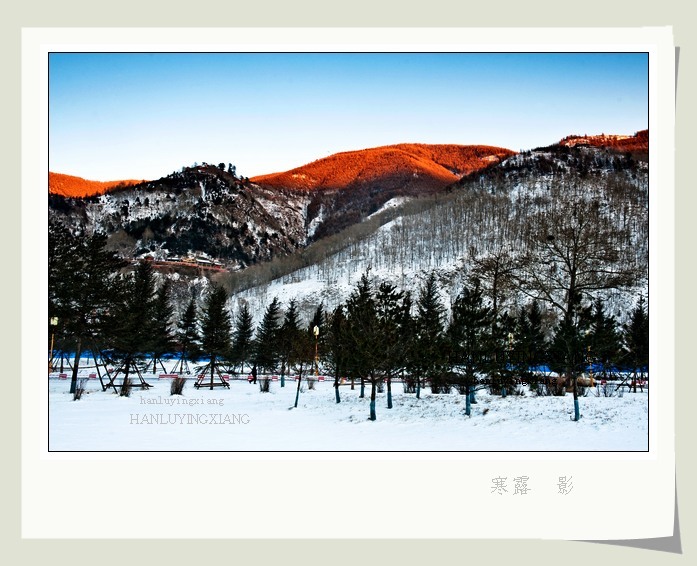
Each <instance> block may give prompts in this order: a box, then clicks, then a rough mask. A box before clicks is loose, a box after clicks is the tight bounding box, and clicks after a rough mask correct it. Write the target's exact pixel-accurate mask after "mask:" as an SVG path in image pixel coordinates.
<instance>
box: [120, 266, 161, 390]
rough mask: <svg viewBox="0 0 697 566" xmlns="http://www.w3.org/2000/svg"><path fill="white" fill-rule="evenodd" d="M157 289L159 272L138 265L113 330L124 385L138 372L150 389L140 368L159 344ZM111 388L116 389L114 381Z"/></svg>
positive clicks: (125, 289) (129, 282) (124, 289)
mask: <svg viewBox="0 0 697 566" xmlns="http://www.w3.org/2000/svg"><path fill="white" fill-rule="evenodd" d="M155 286H156V283H155V272H154V270H153V267H152V264H151V263H150V262H149V261H141V262H138V264H137V265H136V268H135V270H134V271H133V273H132V274H131V275H130V276H129V277H127V279H126V280H125V281H124V287H123V293H122V294H121V297H120V305H119V308H118V316H117V317H116V319H115V320H114V323H113V326H112V343H113V346H114V356H115V358H116V359H117V360H119V363H120V367H119V369H118V370H117V372H116V375H118V374H119V373H122V374H123V376H124V378H123V383H124V384H126V383H127V382H128V380H129V375H131V374H132V373H134V372H135V373H136V374H137V375H138V377H139V379H140V384H141V386H142V387H149V385H148V384H147V383H146V382H145V380H144V379H143V377H142V375H141V374H140V369H139V368H138V365H137V364H138V362H140V361H142V359H143V358H144V357H145V356H146V354H148V353H150V352H152V351H153V347H154V344H155V340H154V337H153V321H154V320H155ZM114 377H115V376H114ZM111 385H112V386H114V387H115V385H114V379H113V378H112V381H111ZM124 390H125V385H124V389H122V391H121V393H122V394H125V392H124Z"/></svg>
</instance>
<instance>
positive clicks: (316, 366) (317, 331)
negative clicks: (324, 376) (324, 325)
mask: <svg viewBox="0 0 697 566" xmlns="http://www.w3.org/2000/svg"><path fill="white" fill-rule="evenodd" d="M312 333H313V334H314V335H315V376H318V375H319V349H318V347H317V346H318V344H319V326H317V325H315V327H314V328H313V329H312Z"/></svg>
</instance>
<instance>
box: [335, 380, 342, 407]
mask: <svg viewBox="0 0 697 566" xmlns="http://www.w3.org/2000/svg"><path fill="white" fill-rule="evenodd" d="M334 393H335V394H336V402H337V403H341V397H339V374H338V373H337V374H336V376H335V377H334Z"/></svg>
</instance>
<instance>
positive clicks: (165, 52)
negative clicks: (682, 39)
mask: <svg viewBox="0 0 697 566" xmlns="http://www.w3.org/2000/svg"><path fill="white" fill-rule="evenodd" d="M23 84H24V86H25V87H26V88H25V89H24V92H25V104H24V106H23V122H24V132H25V133H27V136H26V138H25V140H24V146H23V149H24V154H23V193H22V196H23V200H24V203H25V204H29V203H31V205H32V206H31V207H28V206H24V209H23V214H24V216H23V229H24V231H23V238H24V240H23V245H24V247H23V269H30V268H31V269H32V272H33V273H35V274H36V276H35V277H34V278H32V280H31V282H30V284H29V286H28V287H27V289H30V290H31V291H30V292H28V293H27V294H25V296H24V298H23V299H24V301H25V302H24V303H23V309H24V311H25V313H26V314H25V320H26V321H27V330H25V332H29V331H30V330H29V329H31V332H33V333H32V334H31V336H33V339H32V340H30V341H26V340H25V341H24V348H23V352H22V359H23V363H24V364H25V365H24V369H23V385H22V387H23V409H24V412H23V431H22V432H23V448H24V451H25V464H26V469H27V473H28V474H37V477H38V475H40V474H45V473H46V472H47V471H49V470H50V473H52V474H56V475H57V477H60V478H62V479H63V481H74V479H75V478H79V481H80V482H81V484H83V485H86V486H92V485H94V486H96V485H98V484H99V483H100V482H103V481H106V480H107V479H108V478H109V481H111V480H112V479H115V478H120V480H119V481H127V482H128V483H129V490H133V491H132V492H133V496H134V497H137V498H140V499H143V498H148V497H151V496H152V497H154V498H155V499H156V500H157V499H158V498H161V497H164V496H165V495H166V494H167V493H168V492H169V493H171V492H172V490H175V491H177V492H180V493H188V492H189V491H191V492H192V493H196V494H199V495H200V496H201V497H200V501H198V502H197V501H196V500H197V499H198V495H197V496H196V497H194V498H193V499H194V501H193V502H191V503H187V506H188V509H189V512H198V511H202V510H204V509H206V510H207V509H208V508H209V505H208V504H209V503H210V498H214V497H216V495H215V494H216V493H218V492H219V490H226V489H228V487H227V486H228V485H229V484H230V483H234V484H235V485H236V486H237V488H236V489H235V490H234V493H235V501H236V504H237V505H240V508H241V509H244V510H245V512H246V515H245V521H244V523H243V524H242V525H237V526H236V530H235V534H234V537H239V538H246V537H257V536H259V531H258V530H257V527H256V526H255V525H258V521H262V520H264V513H265V512H264V511H263V510H261V509H259V508H258V505H256V502H257V499H256V498H257V497H258V494H255V493H254V491H255V490H254V489H252V490H245V489H240V488H241V486H242V485H245V484H246V483H247V482H250V484H251V485H254V486H257V487H258V488H259V489H262V491H263V497H264V499H267V500H270V501H272V502H273V506H274V510H275V512H277V513H278V519H279V521H278V523H277V524H274V525H272V526H270V527H269V528H268V529H266V530H265V531H264V536H271V537H274V536H282V537H300V536H303V534H305V530H304V529H306V525H307V524H308V522H313V523H314V522H317V521H316V515H317V513H318V512H321V513H322V514H323V516H324V517H325V519H323V521H321V522H320V523H321V524H319V525H318V526H317V527H316V528H315V530H314V532H313V535H314V536H319V537H320V538H322V537H328V536H335V531H334V529H333V527H332V525H334V524H336V522H337V521H347V522H348V524H349V526H348V527H347V528H346V529H345V530H343V531H342V532H345V533H347V535H346V536H351V537H363V536H365V537H370V536H373V535H374V530H372V529H371V527H370V526H369V525H366V524H365V523H364V522H362V521H352V520H351V517H353V516H355V515H356V514H360V513H363V512H365V511H366V509H369V510H371V512H373V511H372V509H373V507H374V506H377V507H379V508H378V509H375V511H374V513H375V514H376V517H380V519H381V521H382V523H381V524H384V525H385V526H384V530H383V531H381V533H380V534H381V536H384V537H387V538H392V537H398V538H399V537H417V536H419V537H421V536H425V537H427V538H428V537H454V538H463V537H464V538H491V537H502V536H503V537H512V538H540V537H541V536H542V537H543V538H561V539H564V538H575V539H579V538H584V539H618V538H642V537H655V536H668V535H670V534H672V532H673V511H674V492H675V486H674V471H675V470H674V439H673V426H674V425H673V419H674V408H673V406H674V392H675V381H674V379H675V376H674V369H673V364H674V361H673V340H674V337H673V334H672V332H673V331H672V328H673V317H674V308H673V284H674V281H673V267H674V241H673V236H672V232H671V229H672V217H673V214H674V210H673V207H674V172H673V166H674V164H673V151H674V142H673V138H674V111H675V52H674V46H673V43H672V36H671V33H670V30H669V29H667V28H641V29H638V28H637V29H632V28H626V29H564V30H559V29H557V30H555V29H548V30H530V29H519V30H515V29H506V30H503V29H501V30H498V29H488V30H487V29H455V28H443V29H397V28H395V29H368V28H366V29H341V28H336V29H322V28H317V29H293V30H291V29H288V30H277V29H276V30H271V29H227V30H225V29H218V30H189V32H188V33H187V34H186V39H182V36H181V34H177V33H176V32H175V30H167V29H156V30H128V31H124V30H121V31H119V30H117V29H99V30H97V29H84V30H78V31H76V30H70V33H67V31H65V30H60V29H25V30H24V33H23ZM47 197H48V206H46V205H45V204H44V203H45V202H46V200H44V199H46V198H47ZM34 260H36V261H34ZM37 265H38V266H39V267H38V269H37V267H36V266H37ZM34 291H35V292H34ZM43 292H46V293H47V296H48V301H44V300H43V299H42V300H39V299H38V297H39V296H41V297H43V296H44V295H41V293H43ZM44 332H46V334H45V336H46V337H47V339H46V344H47V346H48V348H47V350H48V355H47V356H45V357H43V356H44V355H43V354H42V355H41V356H40V355H39V348H38V347H37V346H38V342H37V339H36V336H40V335H44V334H42V333H44ZM42 364H43V365H42ZM46 365H48V368H47V369H46ZM29 373H31V375H32V376H33V377H32V378H31V379H28V378H27V375H28V374H29ZM38 376H43V377H38ZM70 478H73V479H72V480H71V479H70ZM127 478H128V479H127ZM31 485H32V486H33V487H32V488H31V490H28V491H27V492H25V495H27V496H29V495H30V498H29V500H30V501H34V502H36V503H33V504H32V503H27V515H26V516H27V520H26V522H25V527H26V528H28V529H30V530H31V532H33V533H36V534H37V536H39V535H40V533H42V532H45V529H46V528H47V526H48V525H49V524H51V525H52V527H51V528H52V529H53V530H54V532H55V533H56V534H57V535H58V536H61V534H62V535H65V534H67V533H68V529H69V528H70V527H69V525H70V523H60V524H59V526H56V524H55V523H51V520H52V517H51V516H52V513H51V512H48V513H45V512H44V510H42V511H41V513H43V516H42V517H38V516H37V514H38V511H39V506H38V505H37V503H38V501H39V500H40V499H39V495H40V494H41V492H42V491H44V490H46V489H47V487H44V486H39V487H36V486H35V485H34V484H31ZM618 486H619V488H618ZM375 489H377V490H378V492H380V491H381V490H384V491H385V494H386V496H387V499H388V501H393V502H394V505H391V504H389V505H384V504H382V503H381V504H378V502H377V499H376V496H375V495H371V494H373V493H374V491H375ZM179 490H181V491H179ZM29 491H31V494H30V493H29ZM153 491H155V492H157V493H153ZM409 493H411V494H413V495H414V496H415V497H417V498H418V499H419V501H420V503H419V506H420V510H419V513H420V514H424V515H427V516H435V517H438V516H444V517H450V518H452V514H446V515H443V513H444V511H445V510H446V509H452V506H455V507H457V506H459V505H465V504H467V505H475V506H477V508H478V509H481V510H482V511H481V514H478V515H477V517H476V518H475V517H474V516H467V517H460V516H459V515H458V519H457V520H456V521H453V520H450V519H448V520H445V519H443V520H435V521H433V523H432V524H429V525H426V526H424V525H423V524H422V522H419V524H418V525H417V524H415V523H414V522H413V520H412V519H413V517H412V518H410V515H409V514H405V513H404V509H403V502H404V498H405V496H407V494H409ZM429 493H431V494H433V495H435V496H434V497H430V496H429V495H428V494H429ZM637 493H641V494H642V496H641V497H640V498H639V497H637ZM300 494H302V495H300ZM357 494H361V497H360V498H358V500H357V498H356V495H357ZM436 494H438V495H436ZM66 496H67V495H59V496H57V497H59V498H62V497H66ZM443 496H445V497H443ZM52 497H56V495H55V494H54V495H52ZM295 497H301V498H302V500H303V501H306V504H305V503H304V504H303V506H302V507H303V508H302V509H298V508H297V506H296V505H291V504H290V502H291V501H292V500H294V499H295ZM104 498H105V500H104V503H105V504H106V505H103V506H100V509H101V510H100V511H98V512H97V513H98V515H100V516H104V518H106V517H107V515H108V517H118V516H119V514H120V513H121V514H126V513H128V506H127V505H126V501H121V500H120V499H119V495H118V490H116V491H115V492H113V493H110V494H106V495H104ZM327 498H332V500H333V501H334V502H333V503H331V504H330V503H328V501H327ZM647 500H650V503H651V505H648V504H647ZM284 502H286V503H288V505H284ZM71 505H72V503H71ZM90 505H91V502H89V501H80V502H78V503H77V504H76V505H75V506H74V509H75V511H74V513H75V514H76V515H77V514H79V513H82V512H84V506H90ZM598 505H602V506H603V508H604V509H610V510H611V511H608V512H606V511H604V512H603V513H598ZM155 508H157V509H159V507H158V506H155ZM107 509H108V511H107ZM212 513H213V515H216V516H218V515H219V516H222V514H223V513H224V511H223V510H222V509H215V510H213V511H212ZM450 513H452V511H451V512H450ZM561 516H563V517H568V520H567V519H565V520H563V521H560V520H559V518H560V517H561ZM298 518H300V520H298ZM346 518H348V519H346ZM63 524H64V525H65V526H64V527H62V526H60V525H63ZM127 524H128V526H125V527H124V532H123V533H120V534H122V535H124V536H130V535H134V536H153V537H155V536H157V537H159V536H165V537H168V536H184V535H185V533H186V536H191V535H192V534H193V535H194V536H211V535H213V536H216V537H217V536H221V537H225V536H230V533H229V531H228V530H227V529H226V527H225V526H224V522H220V523H219V524H220V526H219V527H218V526H215V525H214V526H213V527H211V525H210V524H206V525H205V526H203V525H202V526H200V527H197V526H195V525H194V526H192V525H190V524H187V525H186V526H185V527H184V526H183V525H181V523H180V522H178V521H177V519H176V516H175V515H168V516H164V517H162V518H161V520H160V521H158V522H157V524H154V523H153V522H151V521H141V520H135V521H129V522H127ZM30 525H31V526H30ZM97 525H98V522H95V526H94V527H92V526H90V525H88V526H86V527H85V532H86V533H87V536H88V537H90V536H94V537H96V536H102V534H103V533H101V534H100V531H99V528H98V527H97ZM493 525H495V526H496V528H495V529H493ZM211 529H212V530H211Z"/></svg>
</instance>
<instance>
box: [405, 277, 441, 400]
mask: <svg viewBox="0 0 697 566" xmlns="http://www.w3.org/2000/svg"><path fill="white" fill-rule="evenodd" d="M414 324H415V332H416V337H415V338H416V342H417V349H416V350H415V351H413V352H412V359H411V364H410V365H411V367H412V368H413V369H414V370H415V371H416V372H417V397H418V396H419V389H420V381H421V379H420V377H421V376H423V378H424V379H426V380H428V381H429V382H430V384H431V391H432V392H433V393H445V392H448V391H449V389H450V386H449V385H448V384H447V382H446V380H444V377H443V376H444V374H445V372H446V367H447V360H448V354H447V343H446V341H445V308H444V307H443V305H442V304H441V301H440V297H439V295H438V283H437V281H436V276H435V274H434V273H431V274H430V275H429V276H428V278H427V279H426V281H425V282H424V284H423V285H422V286H421V289H420V291H419V297H418V300H417V303H416V319H415V321H414Z"/></svg>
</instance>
